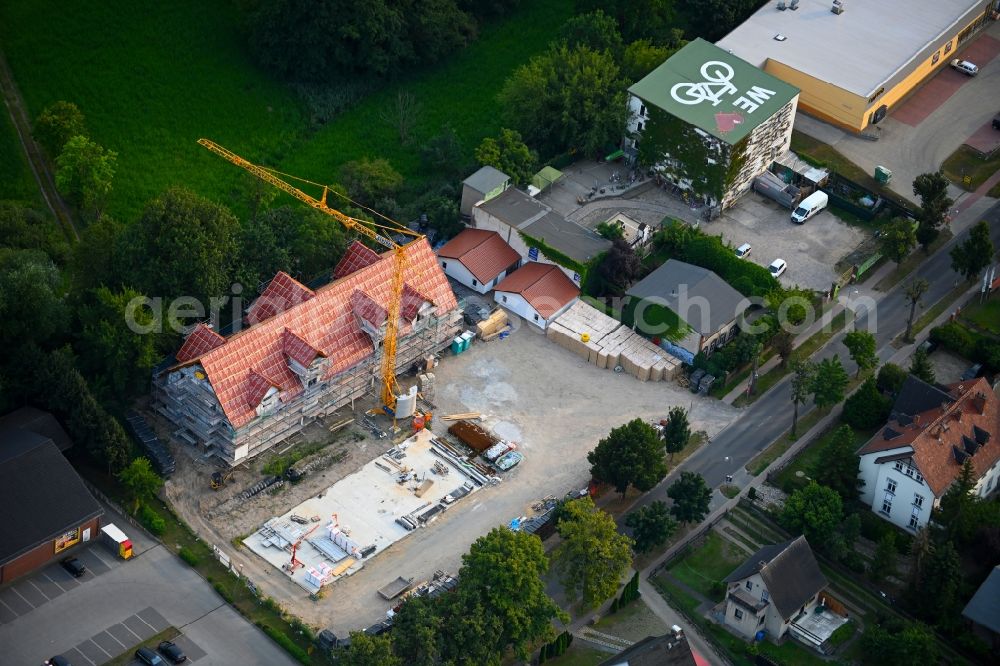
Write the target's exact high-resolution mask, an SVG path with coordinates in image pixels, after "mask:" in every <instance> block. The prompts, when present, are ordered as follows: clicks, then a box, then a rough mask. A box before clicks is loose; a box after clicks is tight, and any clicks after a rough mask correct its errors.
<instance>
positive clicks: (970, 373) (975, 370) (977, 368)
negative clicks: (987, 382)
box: [960, 363, 983, 382]
mask: <svg viewBox="0 0 1000 666" xmlns="http://www.w3.org/2000/svg"><path fill="white" fill-rule="evenodd" d="M982 371H983V364H982V363H976V364H975V365H972V366H969V369H968V370H966V371H965V372H963V373H962V376H961V377H960V379H961V380H962V381H963V382H967V381H969V380H970V379H975V378H976V377H978V376H979V373H980V372H982Z"/></svg>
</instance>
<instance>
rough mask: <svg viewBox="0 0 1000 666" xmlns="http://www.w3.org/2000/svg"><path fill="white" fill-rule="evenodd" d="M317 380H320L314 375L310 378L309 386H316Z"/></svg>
mask: <svg viewBox="0 0 1000 666" xmlns="http://www.w3.org/2000/svg"><path fill="white" fill-rule="evenodd" d="M317 381H318V380H317V379H316V378H315V377H313V378H312V379H310V380H309V386H316V382H317Z"/></svg>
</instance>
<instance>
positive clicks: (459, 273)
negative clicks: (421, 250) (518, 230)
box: [437, 229, 521, 294]
mask: <svg viewBox="0 0 1000 666" xmlns="http://www.w3.org/2000/svg"><path fill="white" fill-rule="evenodd" d="M437 255H438V263H439V264H441V270H443V271H444V274H445V275H447V276H448V277H450V278H451V279H453V280H455V281H456V282H458V283H459V284H463V285H465V286H466V287H468V288H469V289H472V290H473V291H476V292H479V293H480V294H485V293H486V292H488V291H489V290H490V289H492V288H493V287H495V286H497V284H499V282H500V280H502V279H504V278H505V277H507V275H508V274H510V273H512V272H514V270H515V269H516V268H517V267H518V266H520V265H521V255H519V254H518V253H517V252H516V251H515V250H514V248H512V247H511V246H510V245H507V243H505V242H504V240H503V239H502V238H500V234H498V233H497V232H495V231H487V230H485V229H463V230H462V231H461V232H459V234H458V235H457V236H455V237H454V238H452V239H451V240H450V241H448V242H447V243H445V244H444V245H442V246H441V248H440V249H439V250H438V252H437Z"/></svg>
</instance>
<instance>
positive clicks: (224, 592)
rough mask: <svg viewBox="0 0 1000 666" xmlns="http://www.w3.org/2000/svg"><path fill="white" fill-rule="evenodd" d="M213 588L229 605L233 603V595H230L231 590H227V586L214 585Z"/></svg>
mask: <svg viewBox="0 0 1000 666" xmlns="http://www.w3.org/2000/svg"><path fill="white" fill-rule="evenodd" d="M212 588H213V589H214V590H215V591H216V592H218V593H219V596H220V597H222V598H223V599H224V600H225V602H226V603H227V604H231V603H233V595H231V594H229V590H227V589H226V587H225V585H223V584H222V583H212Z"/></svg>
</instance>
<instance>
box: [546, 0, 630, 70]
mask: <svg viewBox="0 0 1000 666" xmlns="http://www.w3.org/2000/svg"><path fill="white" fill-rule="evenodd" d="M558 39H560V40H562V41H563V42H564V43H565V44H566V46H568V47H569V48H571V49H572V48H576V47H578V46H586V47H587V48H589V49H591V50H593V51H604V52H607V53H610V54H611V55H612V56H614V58H615V60H619V59H620V58H621V55H622V48H623V47H622V36H621V33H619V32H618V24H617V23H616V22H615V20H614V19H613V18H611V17H610V16H608V15H607V14H605V13H604V11H602V10H601V9H595V10H594V11H592V12H587V13H586V14H577V15H576V16H571V17H570V18H569V19H567V21H566V22H565V23H563V27H562V29H561V30H560V31H559V36H558Z"/></svg>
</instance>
